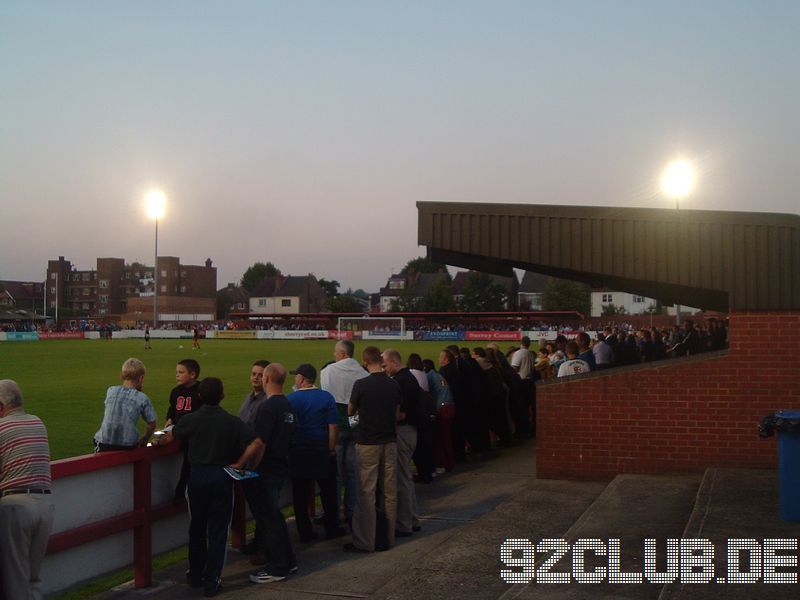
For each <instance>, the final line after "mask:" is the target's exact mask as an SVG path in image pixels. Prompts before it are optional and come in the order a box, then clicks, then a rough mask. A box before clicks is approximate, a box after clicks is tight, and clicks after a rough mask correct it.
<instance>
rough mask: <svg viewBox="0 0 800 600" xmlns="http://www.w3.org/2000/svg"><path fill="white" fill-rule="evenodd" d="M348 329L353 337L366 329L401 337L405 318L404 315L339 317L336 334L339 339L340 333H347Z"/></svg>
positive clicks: (375, 332) (404, 328)
mask: <svg viewBox="0 0 800 600" xmlns="http://www.w3.org/2000/svg"><path fill="white" fill-rule="evenodd" d="M348 331H350V332H352V334H353V337H361V336H362V333H363V332H364V331H367V332H369V333H372V334H380V335H386V336H397V337H399V338H402V337H405V335H406V320H405V317H371V316H364V317H339V321H338V323H337V326H336V336H337V337H338V338H340V339H341V337H342V334H344V335H347V332H348Z"/></svg>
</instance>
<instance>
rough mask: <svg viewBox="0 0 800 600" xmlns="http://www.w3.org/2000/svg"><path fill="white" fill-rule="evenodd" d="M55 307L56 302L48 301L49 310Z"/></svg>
mask: <svg viewBox="0 0 800 600" xmlns="http://www.w3.org/2000/svg"><path fill="white" fill-rule="evenodd" d="M55 307H56V301H55V300H50V308H55Z"/></svg>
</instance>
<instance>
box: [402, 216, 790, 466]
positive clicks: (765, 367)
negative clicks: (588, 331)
mask: <svg viewBox="0 0 800 600" xmlns="http://www.w3.org/2000/svg"><path fill="white" fill-rule="evenodd" d="M417 208H418V211H419V229H418V238H419V244H420V245H424V246H426V247H427V249H428V256H429V257H430V258H432V259H433V260H435V261H437V262H443V263H446V264H449V265H454V266H459V267H464V268H469V269H476V270H481V271H486V272H489V273H495V274H498V275H509V274H510V273H511V269H512V268H520V269H525V270H529V271H535V272H539V273H544V274H547V275H552V276H555V277H562V278H565V279H573V280H576V281H581V282H584V283H587V284H589V285H591V286H595V287H608V288H610V289H615V290H620V291H625V292H631V293H634V294H639V295H643V296H649V297H653V298H657V299H659V300H661V301H662V302H663V303H666V304H673V303H678V304H682V305H686V306H695V307H698V308H702V309H710V310H715V311H721V312H727V313H728V315H729V349H728V350H727V351H724V352H717V353H711V354H701V355H698V356H695V357H688V358H683V359H674V360H670V361H664V362H661V363H653V366H650V363H648V364H647V365H642V366H634V367H622V368H619V369H613V370H608V371H601V372H598V373H592V374H588V375H585V376H579V377H577V378H574V379H573V378H570V380H569V381H555V382H553V383H547V384H545V385H541V386H540V387H539V388H538V399H537V419H536V421H537V432H536V433H537V436H536V463H537V476H538V477H544V478H582V479H606V478H609V477H613V476H614V475H616V474H619V473H651V474H664V473H675V474H677V473H694V472H702V471H703V470H704V469H706V468H707V467H764V468H772V467H774V466H775V461H776V456H775V452H776V451H775V443H774V441H771V442H768V441H764V440H760V439H758V436H757V435H756V431H755V426H756V424H757V422H758V421H759V419H760V418H761V417H762V416H764V415H765V414H768V413H771V412H773V411H774V410H776V409H781V408H800V386H798V385H797V381H798V377H800V362H799V361H798V356H800V216H798V215H791V214H774V213H750V212H731V211H701V210H681V211H675V210H667V209H647V208H612V207H584V206H550V205H516V204H468V203H439V202H419V203H417Z"/></svg>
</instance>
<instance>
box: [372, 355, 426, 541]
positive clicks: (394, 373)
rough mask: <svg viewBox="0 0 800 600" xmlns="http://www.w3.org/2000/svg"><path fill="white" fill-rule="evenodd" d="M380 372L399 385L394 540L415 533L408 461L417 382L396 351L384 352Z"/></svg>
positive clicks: (414, 426)
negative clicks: (395, 537)
mask: <svg viewBox="0 0 800 600" xmlns="http://www.w3.org/2000/svg"><path fill="white" fill-rule="evenodd" d="M381 358H382V359H383V370H384V371H385V372H386V374H387V375H389V377H391V378H393V379H394V380H395V381H396V382H397V383H398V384H399V385H400V420H399V421H398V422H397V527H396V529H395V535H396V536H397V537H408V536H410V535H411V534H412V532H414V531H419V517H418V515H417V492H416V490H415V489H414V477H413V475H412V474H411V457H412V455H413V454H414V450H415V449H416V447H417V427H418V426H419V419H420V412H421V411H420V406H419V401H420V387H419V383H417V378H416V377H414V375H413V374H412V373H411V371H409V370H408V369H407V368H406V367H404V366H403V361H402V358H401V357H400V353H399V352H398V351H397V350H392V349H391V348H390V349H388V350H384V351H383V354H382V355H381Z"/></svg>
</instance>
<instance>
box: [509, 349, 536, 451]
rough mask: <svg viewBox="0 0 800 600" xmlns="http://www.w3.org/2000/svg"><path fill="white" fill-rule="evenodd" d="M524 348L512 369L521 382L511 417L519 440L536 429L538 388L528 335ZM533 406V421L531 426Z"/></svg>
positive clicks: (516, 391) (515, 353) (515, 357)
mask: <svg viewBox="0 0 800 600" xmlns="http://www.w3.org/2000/svg"><path fill="white" fill-rule="evenodd" d="M520 343H521V344H522V346H521V347H520V349H519V350H517V351H516V352H514V355H513V356H512V357H511V367H512V368H513V369H514V371H515V372H516V373H517V374H518V375H519V378H520V379H521V382H520V383H519V385H517V386H516V387H517V389H516V390H514V391H513V393H512V394H513V395H512V399H513V403H512V406H511V413H512V414H511V417H512V419H513V420H514V434H515V435H516V436H517V438H522V439H524V438H528V437H530V436H531V432H532V430H533V431H535V429H536V425H535V423H536V387H535V385H534V383H533V373H534V369H533V365H534V359H535V357H534V355H533V354H532V353H531V351H530V346H531V339H530V338H529V337H528V336H527V335H526V336H523V337H522V339H521V340H520ZM531 405H533V419H534V422H533V424H531Z"/></svg>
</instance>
